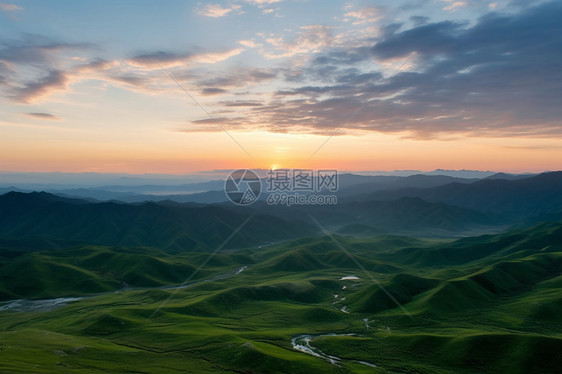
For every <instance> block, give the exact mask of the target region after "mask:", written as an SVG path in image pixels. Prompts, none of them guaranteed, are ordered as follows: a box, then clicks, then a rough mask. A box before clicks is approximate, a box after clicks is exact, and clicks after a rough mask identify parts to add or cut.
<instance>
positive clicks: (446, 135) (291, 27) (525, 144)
mask: <svg viewBox="0 0 562 374" xmlns="http://www.w3.org/2000/svg"><path fill="white" fill-rule="evenodd" d="M375 3H376V5H373V2H367V1H350V2H345V3H344V2H329V3H328V2H317V1H260V2H257V1H249V0H248V1H239V2H221V3H217V4H209V3H207V4H204V3H196V2H180V1H170V2H167V4H166V7H161V6H160V5H159V4H158V3H156V2H149V1H138V2H125V3H120V5H119V6H116V5H115V3H114V2H111V1H98V2H87V3H82V2H80V3H79V2H76V3H74V2H72V3H71V2H55V3H50V2H44V1H26V2H23V1H21V2H14V4H5V5H6V6H4V7H2V9H1V10H0V18H2V22H0V25H1V26H0V31H1V33H2V34H1V35H2V38H1V39H0V78H2V79H0V85H1V86H2V94H1V98H0V107H1V110H2V116H1V117H0V132H1V134H2V136H1V137H0V171H65V172H85V171H96V172H128V173H186V172H193V171H201V170H213V169H234V168H241V167H247V168H261V169H269V168H273V169H275V168H279V167H289V168H297V167H300V168H328V167H329V168H338V169H341V170H350V171H351V170H355V171H359V170H395V169H417V170H433V169H437V168H444V169H483V170H497V171H508V172H509V171H512V172H524V171H530V172H536V171H544V170H555V169H559V168H560V160H562V126H561V125H562V122H561V120H560V118H562V117H561V114H562V113H561V110H562V109H561V108H562V106H561V105H560V93H561V86H560V82H562V77H561V74H562V73H561V71H562V69H560V66H559V64H560V63H559V61H562V59H561V58H560V57H561V56H560V53H561V49H560V48H559V47H560V45H559V44H557V43H558V42H557V39H556V38H557V35H560V31H561V30H560V28H561V26H560V22H559V19H557V17H556V16H555V15H556V14H558V15H559V14H560V11H561V9H562V8H561V6H560V3H559V2H543V1H537V2H532V1H531V2H527V3H525V5H522V3H520V2H518V3H517V4H515V3H516V2H509V1H496V2H493V3H491V2H490V3H488V2H485V1H484V2H482V1H467V2H457V3H454V4H451V2H448V1H428V2H419V3H417V5H416V6H409V7H407V8H406V7H405V6H403V5H404V4H406V2H394V1H378V2H375ZM402 3H404V4H402ZM8 5H10V6H8ZM318 9H322V11H317V10H318ZM96 15H98V16H99V17H96ZM109 15H110V16H109ZM148 15H150V17H149V18H147V17H148ZM94 20H98V21H99V22H102V24H99V23H98V21H94ZM521 29H524V30H525V37H521V35H519V34H518V33H517V32H515V31H516V30H521ZM538 40H540V43H537V41H538ZM420 46H423V47H424V48H421V47H420Z"/></svg>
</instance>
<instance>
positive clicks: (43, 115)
mask: <svg viewBox="0 0 562 374" xmlns="http://www.w3.org/2000/svg"><path fill="white" fill-rule="evenodd" d="M26 114H27V115H28V116H30V117H33V118H38V119H47V120H55V121H58V120H60V117H58V116H55V115H54V114H50V113H40V112H37V113H26Z"/></svg>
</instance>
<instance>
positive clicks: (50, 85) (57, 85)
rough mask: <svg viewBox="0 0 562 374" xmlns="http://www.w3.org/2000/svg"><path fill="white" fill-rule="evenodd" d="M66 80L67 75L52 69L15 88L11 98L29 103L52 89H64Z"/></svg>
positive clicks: (49, 92) (46, 94) (52, 90)
mask: <svg viewBox="0 0 562 374" xmlns="http://www.w3.org/2000/svg"><path fill="white" fill-rule="evenodd" d="M68 80H69V79H68V77H67V76H66V75H65V74H64V73H63V72H62V71H58V70H52V71H50V72H49V73H48V74H47V75H46V76H44V77H42V78H41V79H38V80H35V81H33V82H28V83H25V84H24V85H23V86H22V87H17V88H15V89H14V90H13V93H12V98H13V99H14V100H15V101H17V102H21V103H31V102H33V101H35V100H36V99H39V98H41V97H44V96H48V95H50V94H52V93H53V92H54V91H57V90H63V89H65V88H66V86H67V84H68Z"/></svg>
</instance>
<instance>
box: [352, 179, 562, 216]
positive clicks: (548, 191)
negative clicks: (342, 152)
mask: <svg viewBox="0 0 562 374" xmlns="http://www.w3.org/2000/svg"><path fill="white" fill-rule="evenodd" d="M403 197H417V198H421V199H424V200H426V201H429V202H442V203H445V204H449V205H455V206H459V207H463V208H469V209H472V210H476V211H480V212H483V213H493V214H501V215H503V216H504V217H506V220H507V221H508V222H511V223H514V222H519V221H522V222H525V223H532V222H537V221H540V220H556V219H560V218H562V172H560V171H558V172H549V173H542V174H539V175H536V176H532V177H527V178H522V179H514V180H506V179H483V180H480V181H477V182H474V183H470V184H464V183H450V184H446V185H443V186H438V187H434V188H425V189H422V188H403V189H396V190H387V191H379V192H374V193H369V194H365V195H363V196H356V197H355V199H357V200H358V201H371V200H395V199H399V198H403Z"/></svg>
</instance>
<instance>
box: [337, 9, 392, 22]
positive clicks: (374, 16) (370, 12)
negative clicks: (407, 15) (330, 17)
mask: <svg viewBox="0 0 562 374" xmlns="http://www.w3.org/2000/svg"><path fill="white" fill-rule="evenodd" d="M345 16H346V17H350V18H354V19H355V21H354V22H353V24H354V25H361V24H364V23H372V22H376V21H378V20H380V19H382V18H383V17H384V13H383V11H382V10H381V9H380V8H377V7H365V8H361V9H359V10H353V11H349V12H347V13H345Z"/></svg>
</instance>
